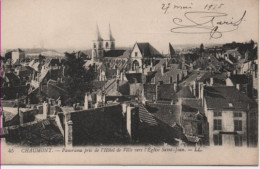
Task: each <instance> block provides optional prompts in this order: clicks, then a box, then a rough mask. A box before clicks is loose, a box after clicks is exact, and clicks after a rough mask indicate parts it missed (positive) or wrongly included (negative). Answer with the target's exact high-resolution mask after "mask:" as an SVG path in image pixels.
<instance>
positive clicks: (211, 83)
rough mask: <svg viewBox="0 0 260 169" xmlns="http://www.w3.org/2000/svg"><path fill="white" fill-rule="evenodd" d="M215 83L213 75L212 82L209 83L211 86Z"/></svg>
mask: <svg viewBox="0 0 260 169" xmlns="http://www.w3.org/2000/svg"><path fill="white" fill-rule="evenodd" d="M213 84H214V78H213V77H211V78H210V83H209V85H210V86H213Z"/></svg>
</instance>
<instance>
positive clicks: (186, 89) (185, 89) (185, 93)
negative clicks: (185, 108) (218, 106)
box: [176, 86, 194, 98]
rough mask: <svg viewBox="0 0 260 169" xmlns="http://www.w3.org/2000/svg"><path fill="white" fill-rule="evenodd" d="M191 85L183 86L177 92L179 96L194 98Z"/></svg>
mask: <svg viewBox="0 0 260 169" xmlns="http://www.w3.org/2000/svg"><path fill="white" fill-rule="evenodd" d="M189 88H190V87H189V86H184V87H182V88H181V89H180V90H179V91H178V92H177V93H176V95H177V97H178V98H194V95H193V94H192V92H191V90H190V89H189Z"/></svg>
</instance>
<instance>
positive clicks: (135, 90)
mask: <svg viewBox="0 0 260 169" xmlns="http://www.w3.org/2000/svg"><path fill="white" fill-rule="evenodd" d="M129 86H130V95H131V96H136V95H140V94H141V92H142V90H143V84H142V83H133V84H129Z"/></svg>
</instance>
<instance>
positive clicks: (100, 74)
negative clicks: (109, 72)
mask: <svg viewBox="0 0 260 169" xmlns="http://www.w3.org/2000/svg"><path fill="white" fill-rule="evenodd" d="M99 81H102V70H101V69H99Z"/></svg>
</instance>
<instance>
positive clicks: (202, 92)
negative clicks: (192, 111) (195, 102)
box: [200, 84, 204, 101]
mask: <svg viewBox="0 0 260 169" xmlns="http://www.w3.org/2000/svg"><path fill="white" fill-rule="evenodd" d="M200 99H202V101H203V99H204V84H202V85H201V87H200Z"/></svg>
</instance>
